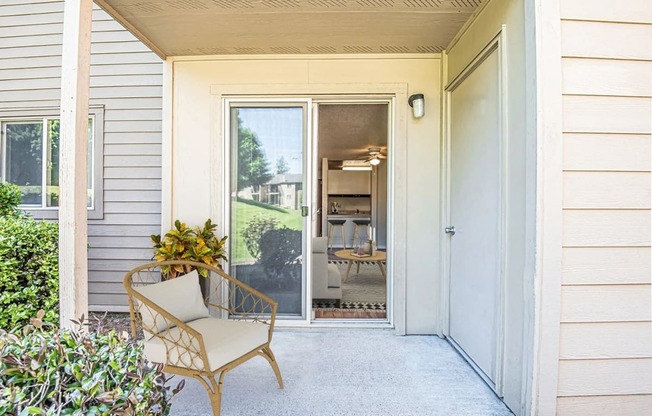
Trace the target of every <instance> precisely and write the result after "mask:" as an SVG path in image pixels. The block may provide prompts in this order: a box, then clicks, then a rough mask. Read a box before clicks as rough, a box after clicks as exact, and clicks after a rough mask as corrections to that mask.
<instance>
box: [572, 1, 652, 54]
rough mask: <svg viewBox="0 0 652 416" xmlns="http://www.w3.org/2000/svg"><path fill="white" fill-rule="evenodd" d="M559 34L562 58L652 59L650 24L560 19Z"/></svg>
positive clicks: (651, 29) (651, 26) (651, 27)
mask: <svg viewBox="0 0 652 416" xmlns="http://www.w3.org/2000/svg"><path fill="white" fill-rule="evenodd" d="M565 1H572V0H563V1H562V3H563V2H565ZM561 35H562V43H561V52H562V55H563V56H564V57H584V58H607V59H630V60H648V61H649V60H652V42H650V36H652V25H649V24H630V23H609V22H593V21H577V20H563V21H562V22H561Z"/></svg>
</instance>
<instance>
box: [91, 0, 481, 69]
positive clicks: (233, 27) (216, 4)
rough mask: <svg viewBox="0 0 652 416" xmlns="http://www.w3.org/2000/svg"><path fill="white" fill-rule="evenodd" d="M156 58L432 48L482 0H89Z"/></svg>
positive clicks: (441, 43) (445, 42) (445, 41)
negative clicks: (155, 55)
mask: <svg viewBox="0 0 652 416" xmlns="http://www.w3.org/2000/svg"><path fill="white" fill-rule="evenodd" d="M95 2H96V3H97V4H98V5H99V6H100V7H102V8H103V9H104V10H106V11H107V12H108V13H109V14H110V15H112V16H113V17H114V18H115V19H116V20H118V21H119V22H120V23H122V24H123V25H124V26H125V27H126V28H127V29H128V30H129V31H131V32H132V33H133V34H134V35H136V37H138V38H139V39H140V40H141V41H143V42H144V43H145V44H146V45H147V46H149V47H150V48H151V49H152V50H153V51H154V52H156V53H157V54H158V55H159V56H161V57H162V58H165V57H168V56H197V55H245V54H246V55H251V54H360V53H362V54H364V53H373V54H378V53H438V52H441V51H442V50H444V48H445V47H446V46H447V45H448V43H449V42H450V41H451V40H452V39H453V37H454V36H455V34H456V33H457V32H458V31H459V30H460V29H461V28H462V26H463V25H464V23H465V22H466V21H467V20H468V19H469V18H470V17H471V15H472V14H473V13H474V12H475V11H476V9H477V8H478V7H480V6H481V5H482V3H486V2H487V0H252V1H244V0H166V1H147V0H95Z"/></svg>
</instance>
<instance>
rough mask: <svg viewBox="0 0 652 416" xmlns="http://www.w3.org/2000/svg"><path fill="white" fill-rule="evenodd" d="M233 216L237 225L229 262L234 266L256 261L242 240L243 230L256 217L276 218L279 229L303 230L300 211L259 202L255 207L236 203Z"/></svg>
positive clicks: (232, 232) (233, 233)
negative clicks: (284, 227)
mask: <svg viewBox="0 0 652 416" xmlns="http://www.w3.org/2000/svg"><path fill="white" fill-rule="evenodd" d="M231 215H232V217H233V219H234V220H235V224H232V226H231V235H230V236H229V239H230V240H231V252H230V256H229V262H230V263H232V264H238V263H242V262H247V263H249V262H253V261H254V258H253V257H252V256H251V254H249V251H247V246H246V245H245V243H244V239H243V238H242V230H244V229H245V228H246V227H247V224H248V223H249V221H250V220H251V219H252V218H253V217H254V216H255V215H260V216H266V217H272V218H276V219H277V220H278V223H279V227H283V226H286V227H288V228H290V229H292V230H301V220H302V218H301V211H299V210H290V209H282V208H279V207H275V206H271V205H266V204H263V203H259V202H256V203H255V205H254V204H249V203H247V202H243V201H236V202H235V203H234V204H233V205H232V211H231Z"/></svg>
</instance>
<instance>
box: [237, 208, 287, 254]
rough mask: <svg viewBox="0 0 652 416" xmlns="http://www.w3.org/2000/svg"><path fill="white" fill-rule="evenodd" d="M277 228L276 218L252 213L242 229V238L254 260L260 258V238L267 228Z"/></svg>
mask: <svg viewBox="0 0 652 416" xmlns="http://www.w3.org/2000/svg"><path fill="white" fill-rule="evenodd" d="M277 228H278V220H277V219H276V218H272V217H268V216H265V215H254V216H253V217H252V218H251V220H249V222H248V223H247V226H246V227H245V229H244V230H243V231H242V238H243V239H244V243H245V246H246V247H247V251H249V254H251V255H252V256H253V258H255V259H256V260H260V238H261V237H262V236H263V234H264V233H265V232H267V231H269V230H275V229H277Z"/></svg>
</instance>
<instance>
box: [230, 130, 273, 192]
mask: <svg viewBox="0 0 652 416" xmlns="http://www.w3.org/2000/svg"><path fill="white" fill-rule="evenodd" d="M270 179H272V175H271V174H270V172H269V162H268V161H267V157H266V156H265V150H264V149H263V147H262V145H261V144H260V140H259V139H258V136H257V135H256V133H254V132H253V131H251V129H250V128H248V127H244V126H243V125H242V120H240V119H239V118H238V190H241V189H244V188H246V187H248V186H260V185H263V184H264V183H266V182H268V181H269V180H270Z"/></svg>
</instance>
